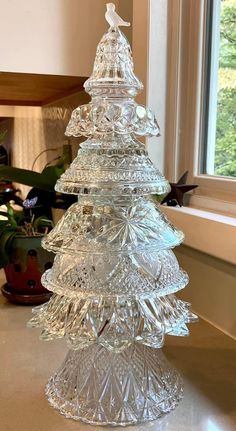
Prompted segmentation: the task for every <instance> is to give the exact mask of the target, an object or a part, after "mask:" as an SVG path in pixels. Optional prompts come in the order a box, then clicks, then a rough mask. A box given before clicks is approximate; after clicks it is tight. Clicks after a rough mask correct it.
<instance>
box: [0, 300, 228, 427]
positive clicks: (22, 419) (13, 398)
mask: <svg viewBox="0 0 236 431" xmlns="http://www.w3.org/2000/svg"><path fill="white" fill-rule="evenodd" d="M30 315H31V308H30V307H27V306H25V307H23V306H14V305H11V304H9V303H7V302H6V301H5V299H4V298H3V297H1V296H0V320H1V322H0V345H1V353H0V374H1V375H0V431H74V430H80V431H83V430H86V431H90V430H93V431H94V430H102V429H103V430H104V429H106V430H108V429H111V428H108V427H106V428H104V427H92V426H90V425H85V424H82V423H80V422H75V421H72V420H68V419H64V418H63V417H62V416H61V415H60V414H58V413H57V412H56V411H54V410H53V409H52V408H50V407H49V405H48V403H47V401H46V399H45V396H44V387H45V384H46V382H47V379H48V378H49V376H50V375H51V374H52V373H53V371H54V370H55V369H56V368H57V367H58V366H59V365H60V363H61V361H62V359H63V357H64V356H65V353H66V351H67V348H66V346H65V344H64V343H63V342H52V343H51V342H50V343H48V342H42V341H39V339H38V331H37V330H32V329H27V328H26V322H27V321H28V320H29V318H30ZM189 326H190V330H191V335H190V336H189V337H186V338H180V337H167V344H166V346H165V349H164V351H165V353H166V356H167V357H168V359H169V360H170V361H171V362H172V363H173V364H174V365H175V366H176V367H177V368H178V369H179V371H180V372H181V373H182V375H183V377H184V382H185V397H184V399H183V401H181V403H180V404H179V406H178V407H177V409H176V410H175V411H174V412H172V413H170V414H169V415H166V416H165V417H163V418H162V419H161V420H159V421H156V422H151V423H148V424H147V423H146V424H143V425H140V426H132V427H127V428H126V429H129V430H132V431H136V430H140V431H141V430H142V431H146V430H152V431H235V430H236V343H235V341H233V340H232V339H230V338H229V337H227V336H226V335H224V334H223V333H221V332H219V331H218V330H217V329H215V328H213V327H212V326H210V325H209V324H207V323H206V322H203V321H200V322H199V323H195V324H192V325H189ZM112 429H113V430H114V428H112Z"/></svg>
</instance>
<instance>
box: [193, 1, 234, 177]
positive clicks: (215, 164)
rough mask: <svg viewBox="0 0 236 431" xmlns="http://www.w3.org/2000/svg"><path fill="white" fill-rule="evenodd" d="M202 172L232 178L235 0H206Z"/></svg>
mask: <svg viewBox="0 0 236 431" xmlns="http://www.w3.org/2000/svg"><path fill="white" fill-rule="evenodd" d="M206 20H207V21H206V25H207V27H206V40H205V43H206V49H205V57H206V61H205V67H206V74H205V94H204V104H205V106H204V112H205V115H204V124H203V137H202V142H203V151H202V154H201V165H200V171H201V173H202V174H207V175H217V176H225V177H233V178H236V0H214V1H208V2H207V17H206Z"/></svg>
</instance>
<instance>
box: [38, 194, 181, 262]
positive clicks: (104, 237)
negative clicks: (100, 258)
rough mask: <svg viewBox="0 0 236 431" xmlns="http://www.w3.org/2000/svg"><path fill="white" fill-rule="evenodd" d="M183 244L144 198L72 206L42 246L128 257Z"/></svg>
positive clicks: (162, 217)
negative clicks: (109, 253)
mask: <svg viewBox="0 0 236 431" xmlns="http://www.w3.org/2000/svg"><path fill="white" fill-rule="evenodd" d="M182 241H183V233H182V232H180V231H178V230H177V229H175V227H174V226H173V225H172V224H171V223H170V222H169V221H168V220H167V218H166V217H165V216H164V215H163V213H161V211H160V210H159V209H158V208H157V207H156V206H155V204H154V203H152V202H151V201H147V200H145V199H143V198H140V199H137V200H134V201H133V202H132V203H131V204H130V205H128V204H127V202H125V203H123V205H122V203H118V205H115V203H114V204H113V205H101V204H98V205H96V203H94V202H93V201H92V200H91V201H89V200H87V204H86V205H85V204H83V202H82V204H80V202H78V203H75V204H74V205H72V206H71V207H70V208H69V210H68V211H67V213H66V214H65V216H64V217H62V219H61V220H60V221H59V223H58V224H57V226H56V227H55V228H54V229H53V230H52V231H51V232H50V233H49V234H48V235H47V237H46V238H45V239H44V241H43V245H44V247H45V248H47V249H48V250H50V251H54V252H58V251H65V252H67V253H71V254H73V255H75V254H78V253H80V252H88V251H92V252H93V253H105V252H111V253H130V252H135V251H137V250H140V251H141V250H145V251H146V252H148V251H152V250H153V251H159V250H162V249H166V248H172V247H174V246H176V245H179V244H180V243H181V242H182Z"/></svg>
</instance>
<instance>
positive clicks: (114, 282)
mask: <svg viewBox="0 0 236 431" xmlns="http://www.w3.org/2000/svg"><path fill="white" fill-rule="evenodd" d="M187 283H188V276H187V274H186V272H185V271H183V270H182V269H180V268H179V264H178V261H177V259H176V257H175V255H174V253H173V252H172V251H171V250H162V251H161V252H152V253H145V254H141V253H140V254H137V253H136V254H135V253H134V254H132V255H120V254H115V255H114V254H113V255H107V256H104V255H102V256H100V255H97V254H92V253H91V254H89V255H87V254H84V253H83V254H81V255H76V256H71V255H68V254H64V253H59V254H58V255H57V256H56V257H55V260H54V264H53V267H52V268H51V269H49V270H47V271H46V272H45V273H44V275H43V277H42V284H43V285H44V286H45V287H46V288H47V289H48V290H51V291H53V292H54V293H57V294H59V295H66V296H67V297H68V298H77V297H78V296H79V297H80V298H82V297H83V296H84V297H86V298H89V297H90V298H92V297H97V296H98V295H104V296H109V295H111V296H112V295H113V296H114V295H119V296H122V295H124V296H125V297H126V298H129V297H134V296H139V297H141V296H142V297H149V298H150V297H152V296H153V297H156V296H164V295H167V294H170V293H174V292H177V291H178V290H180V289H183V288H184V287H185V286H186V285H187Z"/></svg>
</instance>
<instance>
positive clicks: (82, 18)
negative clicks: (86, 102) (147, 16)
mask: <svg viewBox="0 0 236 431" xmlns="http://www.w3.org/2000/svg"><path fill="white" fill-rule="evenodd" d="M113 1H114V3H115V4H116V5H117V6H118V0H113ZM106 3H107V1H106V0H96V1H95V0H86V1H84V0H21V1H19V0H11V1H8V0H0V10H1V18H2V19H1V25H0V52H1V56H0V70H1V71H7V72H28V73H42V74H53V75H75V76H88V75H89V73H90V72H91V68H92V63H93V58H94V55H95V49H96V45H97V42H98V41H99V39H100V38H101V36H102V34H103V33H104V31H105V29H106V28H107V23H106V21H105V18H104V14H105V10H106V7H105V4H106ZM85 41H86V43H85Z"/></svg>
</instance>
